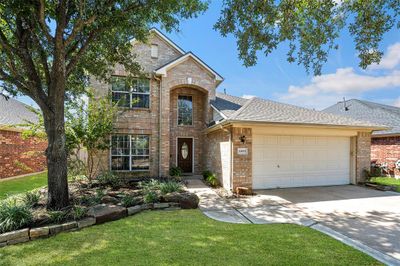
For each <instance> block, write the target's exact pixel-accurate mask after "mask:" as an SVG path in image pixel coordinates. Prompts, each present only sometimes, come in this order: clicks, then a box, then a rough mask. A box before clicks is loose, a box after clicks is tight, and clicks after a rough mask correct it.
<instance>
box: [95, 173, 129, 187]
mask: <svg viewBox="0 0 400 266" xmlns="http://www.w3.org/2000/svg"><path fill="white" fill-rule="evenodd" d="M97 181H98V182H99V184H100V185H102V186H110V187H112V188H119V187H121V186H122V184H123V182H122V180H121V178H120V177H119V176H117V175H115V174H114V173H113V172H111V171H107V172H103V173H101V174H100V175H98V176H97Z"/></svg>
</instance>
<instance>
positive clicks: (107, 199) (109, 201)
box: [101, 195, 119, 204]
mask: <svg viewBox="0 0 400 266" xmlns="http://www.w3.org/2000/svg"><path fill="white" fill-rule="evenodd" d="M118 202H119V200H118V199H116V198H114V197H111V196H109V195H105V196H104V197H102V198H101V203H105V204H117V203H118Z"/></svg>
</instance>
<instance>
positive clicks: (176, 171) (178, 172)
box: [169, 166, 182, 177]
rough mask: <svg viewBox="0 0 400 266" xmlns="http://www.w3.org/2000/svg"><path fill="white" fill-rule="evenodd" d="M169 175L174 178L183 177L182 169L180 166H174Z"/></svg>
mask: <svg viewBox="0 0 400 266" xmlns="http://www.w3.org/2000/svg"><path fill="white" fill-rule="evenodd" d="M169 175H170V176H173V177H180V176H181V175H182V169H181V168H180V167H179V166H173V167H171V168H170V169H169Z"/></svg>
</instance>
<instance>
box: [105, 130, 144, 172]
mask: <svg viewBox="0 0 400 266" xmlns="http://www.w3.org/2000/svg"><path fill="white" fill-rule="evenodd" d="M113 136H128V137H129V155H113V154H112V137H113ZM132 136H147V137H148V138H149V155H132ZM150 141H151V136H150V135H147V134H113V135H111V136H110V156H109V157H110V160H109V166H110V170H111V171H114V172H149V171H150ZM113 156H124V157H129V170H113V169H112V157H113ZM132 156H148V157H149V169H135V170H132Z"/></svg>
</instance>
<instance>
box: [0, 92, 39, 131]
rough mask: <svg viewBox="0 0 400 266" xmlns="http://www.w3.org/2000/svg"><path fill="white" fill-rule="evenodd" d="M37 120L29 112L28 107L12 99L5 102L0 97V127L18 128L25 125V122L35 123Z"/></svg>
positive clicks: (34, 115) (4, 99) (3, 98)
mask: <svg viewBox="0 0 400 266" xmlns="http://www.w3.org/2000/svg"><path fill="white" fill-rule="evenodd" d="M38 120H39V119H38V117H37V115H36V114H35V113H33V112H32V111H31V110H29V106H28V105H25V104H23V103H21V102H19V101H17V100H15V99H12V98H8V100H6V98H5V97H3V96H1V95H0V125H3V126H18V125H21V124H26V123H27V121H30V122H32V123H37V122H38Z"/></svg>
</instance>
